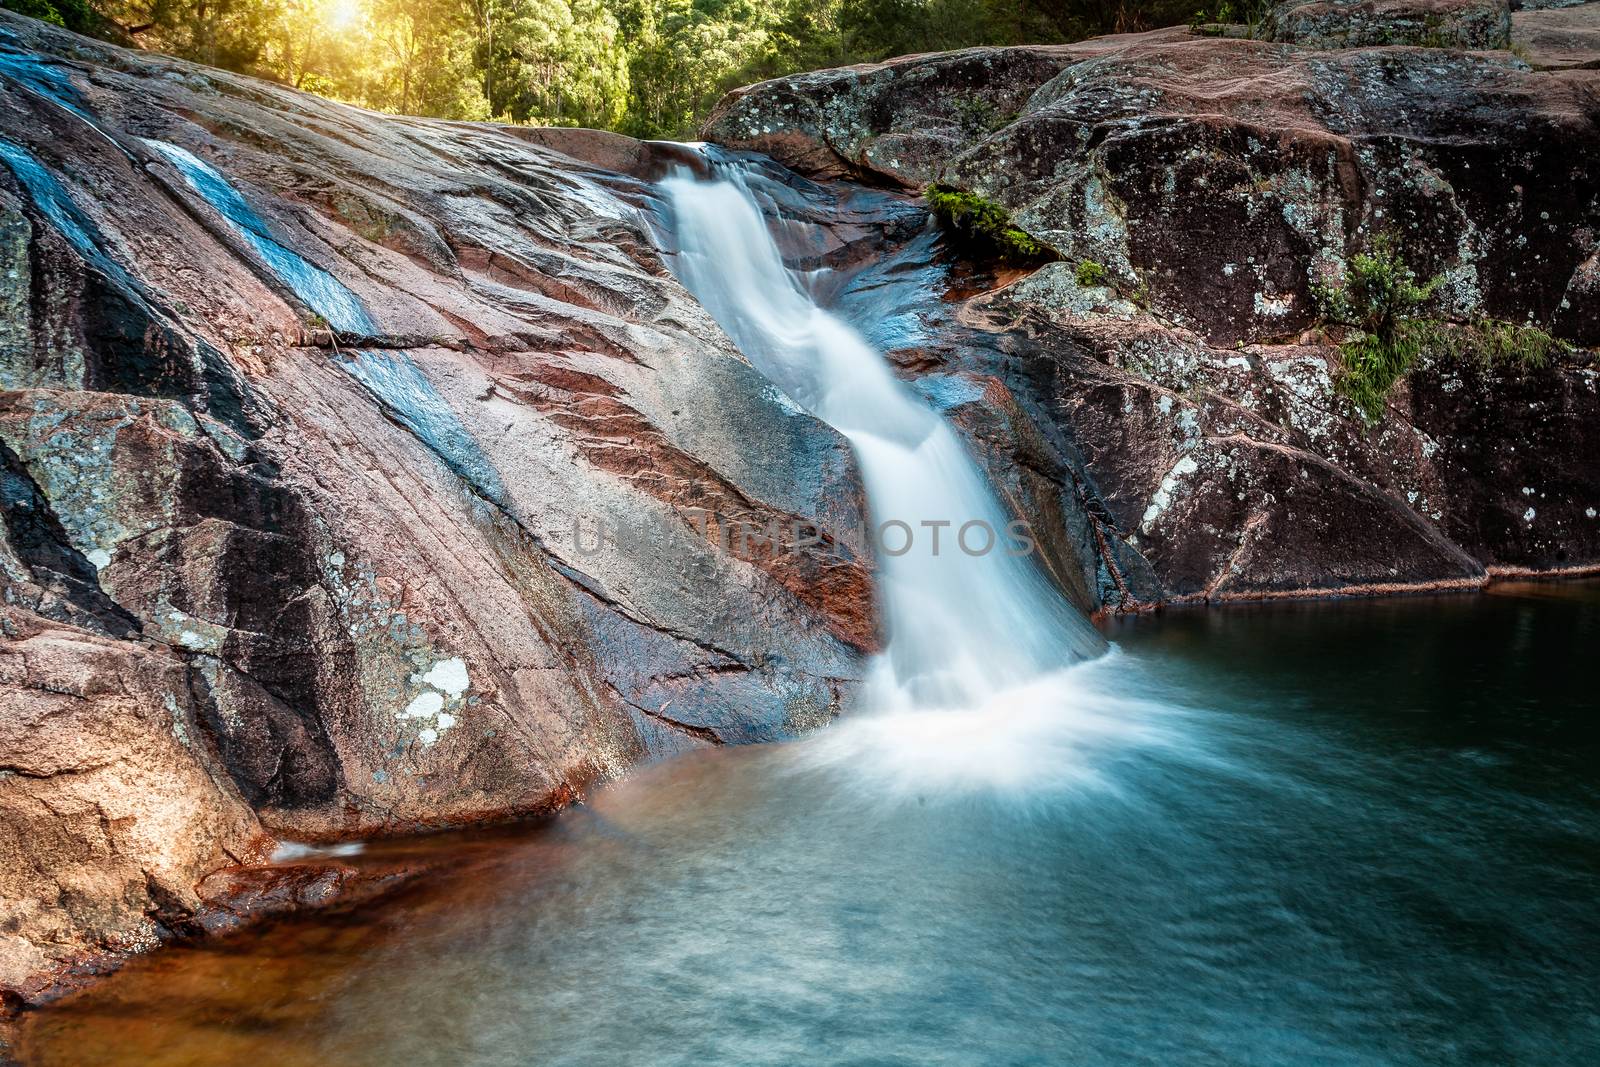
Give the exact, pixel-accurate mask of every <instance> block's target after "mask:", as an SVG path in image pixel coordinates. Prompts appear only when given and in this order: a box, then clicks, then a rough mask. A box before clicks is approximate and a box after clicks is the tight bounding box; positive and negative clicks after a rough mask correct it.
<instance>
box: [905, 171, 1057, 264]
mask: <svg viewBox="0 0 1600 1067" xmlns="http://www.w3.org/2000/svg"><path fill="white" fill-rule="evenodd" d="M922 195H923V196H925V197H926V198H927V200H928V208H929V209H930V210H931V211H932V212H933V214H934V216H935V217H937V218H938V219H939V221H940V222H942V223H944V225H945V227H946V228H947V229H949V230H950V231H951V232H952V233H953V234H955V235H956V236H957V237H958V238H960V239H961V240H962V241H963V242H965V243H966V244H968V245H969V246H971V247H973V248H975V249H977V250H979V251H980V252H981V253H983V254H986V255H992V256H995V257H997V258H999V259H1004V260H1009V261H1012V262H1022V263H1038V262H1049V261H1051V260H1056V259H1060V258H1061V257H1060V256H1059V255H1057V254H1056V251H1055V249H1053V248H1051V247H1050V246H1049V245H1047V244H1045V243H1044V242H1043V241H1040V240H1039V239H1037V238H1036V237H1034V236H1033V235H1032V234H1030V233H1028V232H1027V231H1026V230H1024V229H1021V228H1020V227H1018V226H1016V225H1014V224H1013V223H1012V221H1011V214H1010V212H1008V211H1006V209H1005V208H1003V207H1001V206H1000V205H999V204H996V203H995V202H994V201H992V200H988V199H986V198H984V197H982V196H979V195H978V194H977V193H969V192H966V191H964V190H961V189H955V188H952V187H951V186H948V185H941V184H938V183H935V184H933V185H930V186H928V187H927V188H926V189H924V190H923V193H922Z"/></svg>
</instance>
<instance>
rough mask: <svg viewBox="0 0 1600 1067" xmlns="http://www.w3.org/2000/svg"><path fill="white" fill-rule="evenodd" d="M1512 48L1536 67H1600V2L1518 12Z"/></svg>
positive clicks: (1574, 68) (1585, 68)
mask: <svg viewBox="0 0 1600 1067" xmlns="http://www.w3.org/2000/svg"><path fill="white" fill-rule="evenodd" d="M1525 6H1527V7H1530V8H1531V7H1532V5H1525ZM1511 47H1512V49H1513V50H1514V51H1515V52H1516V53H1517V55H1519V56H1521V57H1522V58H1524V59H1526V60H1527V62H1528V64H1529V65H1530V66H1532V67H1533V68H1534V69H1535V70H1600V3H1584V4H1582V5H1581V6H1560V7H1554V6H1552V7H1550V8H1548V9H1540V10H1524V11H1518V12H1516V13H1515V14H1513V15H1512V16H1511Z"/></svg>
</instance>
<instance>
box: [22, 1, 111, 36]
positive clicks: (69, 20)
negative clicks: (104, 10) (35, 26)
mask: <svg viewBox="0 0 1600 1067" xmlns="http://www.w3.org/2000/svg"><path fill="white" fill-rule="evenodd" d="M0 7H5V8H9V9H11V10H12V11H15V12H17V13H18V14H20V15H29V16H32V17H33V18H36V19H42V20H43V21H45V22H48V23H51V24H53V25H56V26H61V27H64V28H65V29H69V30H73V31H75V32H77V33H96V32H99V30H100V29H101V26H100V18H99V16H98V15H96V14H95V12H94V8H92V7H90V6H89V3H88V0H0Z"/></svg>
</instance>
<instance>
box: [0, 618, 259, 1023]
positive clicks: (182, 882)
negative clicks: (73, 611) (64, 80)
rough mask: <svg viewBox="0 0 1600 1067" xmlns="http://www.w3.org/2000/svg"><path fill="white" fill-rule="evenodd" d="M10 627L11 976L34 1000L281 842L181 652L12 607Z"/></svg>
mask: <svg viewBox="0 0 1600 1067" xmlns="http://www.w3.org/2000/svg"><path fill="white" fill-rule="evenodd" d="M0 630H3V632H4V635H5V639H4V642H3V643H0V901H3V902H4V906H5V907H4V923H3V926H0V987H4V988H5V989H7V990H8V991H9V992H11V993H12V994H13V995H20V996H38V995H41V994H43V993H46V992H48V991H49V990H50V989H51V988H52V987H53V986H55V985H57V984H58V983H61V982H63V981H70V973H69V972H70V969H71V968H73V967H74V966H76V965H77V964H79V963H81V962H82V961H83V960H85V959H86V958H90V957H93V956H95V955H98V954H102V953H117V952H124V951H128V950H133V949H139V948H144V947H148V946H150V945H152V944H155V943H157V942H158V941H160V940H161V939H163V938H165V937H168V936H170V935H171V934H172V933H173V932H174V931H177V930H181V929H184V928H185V927H186V926H187V924H189V923H190V922H192V921H193V918H194V916H195V914H196V913H197V912H198V911H199V910H200V908H201V907H202V902H201V900H200V898H199V896H198V895H197V894H196V892H195V885H196V884H197V883H199V882H200V881H201V879H202V878H204V877H205V876H206V875H207V874H208V873H210V872H211V871H213V870H215V869H217V868H219V867H222V866H224V865H225V864H230V863H236V862H242V861H248V860H250V859H251V858H252V856H253V855H254V854H255V853H256V852H257V851H258V850H259V849H260V848H261V847H263V846H266V845H270V843H271V842H270V839H269V838H267V837H266V835H265V834H263V832H262V829H261V826H260V824H259V823H258V822H257V820H256V817H255V814H254V813H253V812H252V811H251V810H250V807H249V806H248V805H247V804H246V803H245V802H244V799H243V798H242V797H241V796H240V795H239V793H238V791H237V790H236V789H234V788H233V786H232V783H231V782H230V781H229V779H228V776H227V774H226V773H225V772H224V771H223V769H222V767H221V765H220V760H219V759H218V758H217V756H216V753H215V752H214V751H213V749H212V748H211V745H210V743H209V738H208V736H207V733H206V729H205V725H204V722H203V719H202V715H201V711H200V708H199V705H198V702H197V701H196V700H195V698H194V696H193V694H192V692H191V690H190V684H189V683H190V670H189V668H188V666H187V665H186V664H185V663H184V662H183V661H182V659H181V658H180V657H178V656H176V655H174V654H172V653H171V652H169V651H168V650H166V649H165V648H162V647H159V646H157V647H146V646H143V645H141V644H137V643H134V642H131V641H118V640H112V639H108V638H104V637H100V636H97V635H95V634H92V633H89V632H87V631H84V630H81V629H76V628H73V627H67V626H62V625H60V624H57V623H51V622H48V621H45V620H43V619H40V618H39V617H37V616H34V615H31V614H29V613H26V612H22V611H18V610H16V609H14V608H6V609H4V610H3V611H0Z"/></svg>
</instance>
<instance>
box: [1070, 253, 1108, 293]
mask: <svg viewBox="0 0 1600 1067" xmlns="http://www.w3.org/2000/svg"><path fill="white" fill-rule="evenodd" d="M1077 276H1078V284H1079V285H1081V286H1083V287H1084V288H1085V289H1092V288H1094V287H1095V286H1097V285H1104V284H1106V268H1105V267H1104V266H1103V265H1102V264H1099V263H1096V262H1095V261H1094V260H1092V259H1086V260H1084V261H1083V262H1082V263H1079V264H1078V272H1077Z"/></svg>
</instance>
